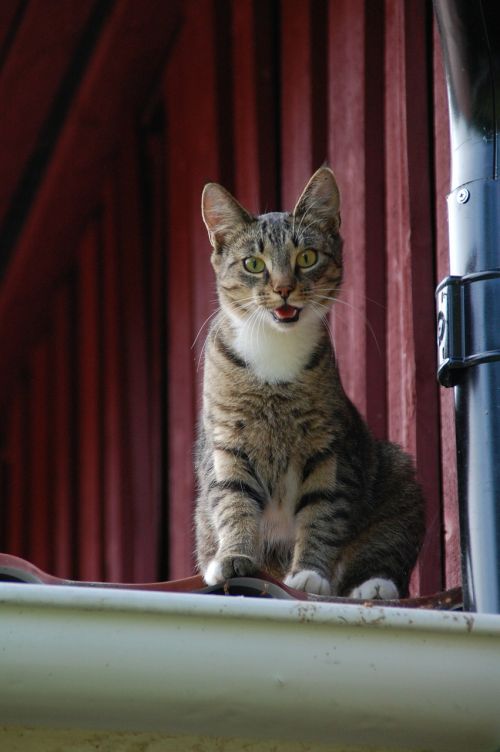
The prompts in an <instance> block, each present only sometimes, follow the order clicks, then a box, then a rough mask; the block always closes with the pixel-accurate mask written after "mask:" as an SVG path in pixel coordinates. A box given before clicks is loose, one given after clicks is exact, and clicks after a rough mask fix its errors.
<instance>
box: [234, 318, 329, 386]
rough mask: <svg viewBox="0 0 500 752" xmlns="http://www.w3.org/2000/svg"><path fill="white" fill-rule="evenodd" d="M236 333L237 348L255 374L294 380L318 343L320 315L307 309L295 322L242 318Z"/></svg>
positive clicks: (274, 380) (271, 379)
mask: <svg viewBox="0 0 500 752" xmlns="http://www.w3.org/2000/svg"><path fill="white" fill-rule="evenodd" d="M278 327H279V328H278ZM235 334H236V336H235V340H234V347H235V349H236V351H237V352H238V354H239V355H240V357H241V358H243V360H244V361H245V362H246V363H247V364H248V365H249V366H250V367H251V368H252V370H253V371H254V373H255V374H256V376H258V378H259V379H261V380H262V381H266V382H268V383H278V382H283V381H292V380H293V379H294V378H295V377H296V376H297V375H298V374H299V372H300V371H301V370H302V368H304V366H305V365H306V364H307V362H308V361H309V359H310V357H311V354H312V352H313V350H314V348H315V346H316V345H317V343H318V340H319V337H320V335H321V327H320V326H319V321H318V319H317V317H315V316H314V315H312V314H311V312H310V311H308V310H306V311H303V312H302V314H301V319H300V320H299V321H297V322H296V323H294V324H277V325H276V324H274V323H273V322H272V321H271V320H270V319H266V320H261V321H259V322H255V320H252V319H249V320H245V321H241V320H240V321H238V322H236V327H235Z"/></svg>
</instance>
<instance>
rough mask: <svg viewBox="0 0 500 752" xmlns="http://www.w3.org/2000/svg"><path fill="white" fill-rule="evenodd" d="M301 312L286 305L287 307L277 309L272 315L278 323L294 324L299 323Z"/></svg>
mask: <svg viewBox="0 0 500 752" xmlns="http://www.w3.org/2000/svg"><path fill="white" fill-rule="evenodd" d="M300 310H301V309H300V308H295V306H291V305H288V303H285V305H282V306H280V307H279V308H275V309H274V310H273V311H271V313H272V314H273V317H274V320H275V321H277V322H278V323H280V324H292V323H293V322H294V321H298V319H299V315H300Z"/></svg>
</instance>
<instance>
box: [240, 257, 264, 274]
mask: <svg viewBox="0 0 500 752" xmlns="http://www.w3.org/2000/svg"><path fill="white" fill-rule="evenodd" d="M243 266H244V267H245V269H246V270H247V272H252V274H260V272H263V271H264V269H265V268H266V264H265V263H264V261H263V260H262V259H261V258H259V257H258V256H249V257H248V258H246V259H243Z"/></svg>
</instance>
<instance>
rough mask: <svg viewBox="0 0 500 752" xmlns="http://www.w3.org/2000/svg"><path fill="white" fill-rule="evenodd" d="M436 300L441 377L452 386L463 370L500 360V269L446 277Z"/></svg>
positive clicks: (440, 379)
mask: <svg viewBox="0 0 500 752" xmlns="http://www.w3.org/2000/svg"><path fill="white" fill-rule="evenodd" d="M436 301H437V348H438V379H439V383H440V384H441V385H442V386H446V387H452V386H456V385H457V383H458V382H459V380H460V377H461V375H462V374H463V373H464V369H466V368H470V367H471V366H475V365H478V364H480V363H488V362H490V361H493V360H500V327H499V326H498V321H499V319H498V318H497V315H496V314H497V312H498V307H499V301H500V269H491V270H489V271H482V272H474V273H472V274H465V275H464V276H463V277H458V276H450V277H446V278H445V279H444V280H443V281H442V282H441V283H440V284H439V285H438V287H437V289H436Z"/></svg>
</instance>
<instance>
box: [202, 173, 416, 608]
mask: <svg viewBox="0 0 500 752" xmlns="http://www.w3.org/2000/svg"><path fill="white" fill-rule="evenodd" d="M202 216H203V219H204V222H205V225H206V227H207V230H208V235H209V239H210V243H211V245H212V247H213V252H212V257H211V260H212V265H213V268H214V270H215V276H216V282H217V291H218V298H219V303H220V307H219V309H218V312H217V313H216V314H215V317H214V318H213V321H212V324H211V327H210V330H209V333H208V336H207V340H206V343H205V363H204V382H203V406H202V411H201V419H200V427H199V435H198V441H197V446H196V452H195V457H196V470H197V481H198V498H197V504H196V512H195V525H196V550H197V563H198V567H199V570H200V571H201V573H202V575H203V577H204V579H205V581H206V582H207V583H208V584H209V585H213V584H216V583H220V582H223V581H225V580H227V579H229V578H231V577H234V576H248V575H252V574H254V573H256V572H257V571H258V570H265V571H267V572H269V573H271V574H273V575H274V576H276V577H278V578H279V579H281V580H283V581H284V582H285V584H287V585H288V586H290V587H292V588H295V589H298V590H302V591H306V592H310V593H316V594H320V595H338V596H348V597H355V598H362V599H368V598H384V599H386V598H399V597H403V596H405V595H406V594H407V592H408V582H409V577H410V574H411V571H412V568H413V566H414V564H415V561H416V558H417V555H418V552H419V549H420V546H421V543H422V538H423V535H424V521H423V499H422V494H421V490H420V487H419V486H418V484H417V482H416V480H415V472H414V468H413V464H412V461H411V460H410V458H409V457H408V456H407V455H406V454H405V453H404V452H403V451H402V450H401V449H400V448H399V447H398V446H396V445H395V444H392V443H389V442H385V441H378V440H375V439H374V438H373V437H372V435H371V433H370V431H369V429H368V427H367V425H366V424H365V423H364V421H363V419H362V418H361V416H360V414H359V412H358V411H357V409H356V408H355V407H354V405H353V404H352V402H351V401H350V400H349V398H348V397H347V396H346V394H345V392H344V390H343V387H342V384H341V381H340V377H339V372H338V369H337V365H336V360H335V353H334V349H333V346H332V343H331V339H330V336H329V330H328V326H327V322H326V316H327V314H328V311H329V309H330V307H331V305H332V304H333V303H334V301H335V298H336V297H337V295H338V292H339V289H340V285H341V281H342V268H343V267H342V246H343V241H342V238H341V236H340V233H339V228H340V195H339V189H338V187H337V183H336V179H335V176H334V174H333V172H332V171H331V170H330V169H329V168H328V167H326V166H324V167H321V168H320V169H319V170H317V172H315V174H314V175H313V176H312V177H311V179H310V180H309V182H308V183H307V185H306V187H305V189H304V191H303V192H302V194H301V196H300V198H299V199H298V202H297V204H296V206H295V209H294V210H293V212H291V213H290V212H284V213H281V212H280V213H278V212H275V213H269V214H263V215H261V216H254V215H252V214H250V213H249V212H248V211H247V210H246V209H244V208H243V207H242V206H241V205H240V204H239V203H238V202H237V201H236V199H235V198H233V196H231V194H230V193H229V192H228V191H227V190H226V189H225V188H223V187H222V186H220V185H218V184H217V183H209V184H207V185H206V186H205V188H204V190H203V195H202Z"/></svg>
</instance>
